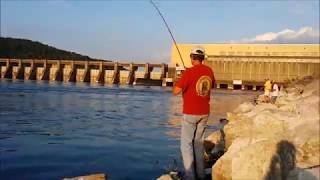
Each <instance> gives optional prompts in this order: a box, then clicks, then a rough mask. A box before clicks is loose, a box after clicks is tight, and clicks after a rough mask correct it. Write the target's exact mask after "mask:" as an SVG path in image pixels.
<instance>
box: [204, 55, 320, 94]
mask: <svg viewBox="0 0 320 180" xmlns="http://www.w3.org/2000/svg"><path fill="white" fill-rule="evenodd" d="M205 64H206V65H208V66H210V67H212V68H213V70H214V73H215V78H216V80H217V87H218V88H220V87H221V85H224V86H227V88H229V89H233V87H234V85H238V86H240V88H242V89H246V88H248V87H251V88H252V89H256V87H257V86H263V84H264V81H265V79H266V78H269V79H271V80H273V81H274V82H277V83H280V84H282V83H285V82H287V81H289V80H292V79H297V78H301V77H304V76H314V77H319V75H320V73H319V71H320V59H319V56H230V55H229V56H208V58H207V60H206V61H205Z"/></svg>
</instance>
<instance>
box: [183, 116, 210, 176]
mask: <svg viewBox="0 0 320 180" xmlns="http://www.w3.org/2000/svg"><path fill="white" fill-rule="evenodd" d="M208 116H209V115H200V116H199V115H187V114H184V116H183V121H182V123H181V124H182V126H181V147H180V148H181V153H182V159H183V165H184V169H185V175H186V179H187V180H194V179H196V177H197V179H204V178H205V171H204V159H203V155H204V148H203V140H204V130H205V128H206V127H207V121H208Z"/></svg>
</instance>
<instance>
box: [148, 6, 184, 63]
mask: <svg viewBox="0 0 320 180" xmlns="http://www.w3.org/2000/svg"><path fill="white" fill-rule="evenodd" d="M150 3H151V4H152V5H153V7H154V8H155V9H156V10H157V12H158V13H159V15H160V17H161V18H162V20H163V22H164V24H165V25H166V27H167V29H168V31H169V33H170V35H171V38H172V40H173V43H174V45H175V47H176V49H177V51H178V53H179V57H180V60H181V62H182V65H183V67H184V68H186V66H185V64H184V61H183V59H182V56H181V53H180V50H179V48H178V45H177V42H176V40H175V39H174V37H173V34H172V32H171V30H170V28H169V25H168V24H167V22H166V20H165V19H164V17H163V15H162V13H161V12H160V10H159V8H158V7H157V6H156V4H155V3H154V2H153V1H152V0H150Z"/></svg>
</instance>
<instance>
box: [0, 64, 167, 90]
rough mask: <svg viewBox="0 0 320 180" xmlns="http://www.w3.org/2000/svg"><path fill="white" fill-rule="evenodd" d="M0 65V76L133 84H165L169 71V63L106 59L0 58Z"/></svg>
mask: <svg viewBox="0 0 320 180" xmlns="http://www.w3.org/2000/svg"><path fill="white" fill-rule="evenodd" d="M0 69H1V73H0V77H1V78H8V79H24V80H50V81H64V82H90V83H105V84H121V85H131V84H135V83H137V81H139V80H150V81H156V82H158V84H159V83H160V85H163V86H165V85H166V81H164V80H165V79H166V75H167V72H168V65H166V64H149V63H146V64H134V63H118V62H106V61H76V60H74V61H73V60H34V59H0ZM141 69H142V70H141ZM163 83H164V84H163Z"/></svg>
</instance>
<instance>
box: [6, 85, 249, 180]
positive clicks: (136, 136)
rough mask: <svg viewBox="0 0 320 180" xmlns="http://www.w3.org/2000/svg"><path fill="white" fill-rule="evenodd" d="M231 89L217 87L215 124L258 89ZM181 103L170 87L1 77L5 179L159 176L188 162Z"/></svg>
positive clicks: (214, 100)
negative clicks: (184, 152)
mask: <svg viewBox="0 0 320 180" xmlns="http://www.w3.org/2000/svg"><path fill="white" fill-rule="evenodd" d="M230 92H231V91H229V92H225V91H221V92H219V91H218V92H215V93H213V96H214V98H213V110H212V111H213V114H212V115H211V116H210V117H211V120H212V121H211V122H212V123H211V127H213V126H212V124H214V122H215V121H216V120H217V119H219V118H220V117H224V112H225V111H226V110H227V109H228V108H231V107H232V105H227V104H226V102H228V101H230V102H231V101H232V102H234V103H235V104H236V103H238V101H241V100H242V99H245V98H247V97H250V96H252V94H246V93H243V92H240V93H239V92H237V94H236V95H234V94H231V93H230ZM240 99H241V100H240ZM181 108H182V99H181V96H178V97H172V95H171V88H162V87H152V88H150V87H130V86H122V87H117V86H100V85H96V86H93V85H88V84H78V83H77V84H73V83H59V82H42V81H7V80H1V81H0V163H1V166H0V168H1V169H0V170H1V173H0V179H62V178H63V177H74V176H80V175H85V174H92V173H98V172H102V173H106V174H108V176H109V177H110V179H141V180H143V179H148V180H149V179H155V178H156V177H158V176H160V175H161V174H162V173H163V172H164V170H165V169H166V167H168V166H169V165H170V164H172V162H174V161H178V162H179V163H178V166H181V159H180V152H179V139H178V137H179V133H180V132H179V131H180V120H181V119H182V114H181ZM212 130H213V128H211V131H212ZM209 131H210V128H209Z"/></svg>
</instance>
